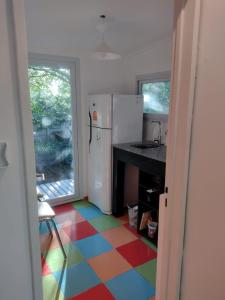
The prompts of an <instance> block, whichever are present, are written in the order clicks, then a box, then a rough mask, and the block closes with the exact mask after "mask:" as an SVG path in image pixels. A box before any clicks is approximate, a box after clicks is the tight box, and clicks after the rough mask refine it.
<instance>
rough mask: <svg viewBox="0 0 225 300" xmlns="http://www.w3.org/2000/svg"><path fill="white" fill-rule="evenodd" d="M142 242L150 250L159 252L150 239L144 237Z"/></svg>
mask: <svg viewBox="0 0 225 300" xmlns="http://www.w3.org/2000/svg"><path fill="white" fill-rule="evenodd" d="M141 240H142V241H143V242H144V243H145V244H146V245H148V246H149V247H150V248H152V249H153V250H155V251H156V252H157V247H156V246H155V245H154V244H153V243H151V242H150V241H149V240H148V239H146V238H144V237H142V238H141Z"/></svg>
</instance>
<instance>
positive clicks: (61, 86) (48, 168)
mask: <svg viewBox="0 0 225 300" xmlns="http://www.w3.org/2000/svg"><path fill="white" fill-rule="evenodd" d="M28 74H29V83H30V101H31V108H32V121H33V134H34V146H35V157H36V172H37V178H38V180H37V192H38V193H41V194H43V195H44V197H45V199H56V198H59V197H63V196H66V195H73V194H74V193H75V191H74V175H73V174H74V173H73V151H72V106H71V83H70V76H71V74H70V69H69V68H68V69H67V68H53V67H49V66H42V65H40V66H36V65H35V66H32V65H31V66H30V67H29V70H28Z"/></svg>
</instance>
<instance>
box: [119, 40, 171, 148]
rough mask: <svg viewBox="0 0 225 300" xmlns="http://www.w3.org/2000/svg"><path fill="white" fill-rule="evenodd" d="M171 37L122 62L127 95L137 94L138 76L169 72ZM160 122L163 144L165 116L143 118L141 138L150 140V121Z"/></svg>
mask: <svg viewBox="0 0 225 300" xmlns="http://www.w3.org/2000/svg"><path fill="white" fill-rule="evenodd" d="M171 55H172V36H171V37H165V38H163V39H160V40H158V41H155V42H154V43H152V44H151V46H149V47H148V48H146V49H143V50H142V51H140V52H137V53H133V54H130V55H128V56H127V57H125V58H124V60H123V67H124V80H125V81H124V89H125V90H126V91H127V92H128V93H131V94H132V93H136V92H137V79H136V77H137V76H138V75H144V74H151V73H159V72H165V71H170V70H171V57H172V56H171ZM153 119H154V120H160V121H161V122H162V142H163V143H165V131H166V130H167V120H168V118H167V116H165V115H158V116H154V117H153V118H144V122H143V127H144V128H143V138H144V139H145V140H152V137H153V124H152V120H153Z"/></svg>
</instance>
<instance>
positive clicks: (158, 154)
mask: <svg viewBox="0 0 225 300" xmlns="http://www.w3.org/2000/svg"><path fill="white" fill-rule="evenodd" d="M134 144H141V143H125V144H117V145H113V147H114V148H116V149H120V150H124V151H127V152H130V153H134V154H137V155H140V156H143V157H146V158H149V159H153V160H157V161H160V162H162V163H165V162H166V146H164V145H161V146H160V147H157V148H145V149H141V148H136V147H133V146H132V145H134Z"/></svg>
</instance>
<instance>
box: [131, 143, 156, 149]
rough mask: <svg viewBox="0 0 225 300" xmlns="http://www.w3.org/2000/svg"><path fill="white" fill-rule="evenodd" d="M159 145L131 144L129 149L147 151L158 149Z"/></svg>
mask: <svg viewBox="0 0 225 300" xmlns="http://www.w3.org/2000/svg"><path fill="white" fill-rule="evenodd" d="M159 146H160V145H159V144H157V143H154V142H152V143H143V144H133V145H131V147H134V148H138V149H148V148H158V147H159Z"/></svg>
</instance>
